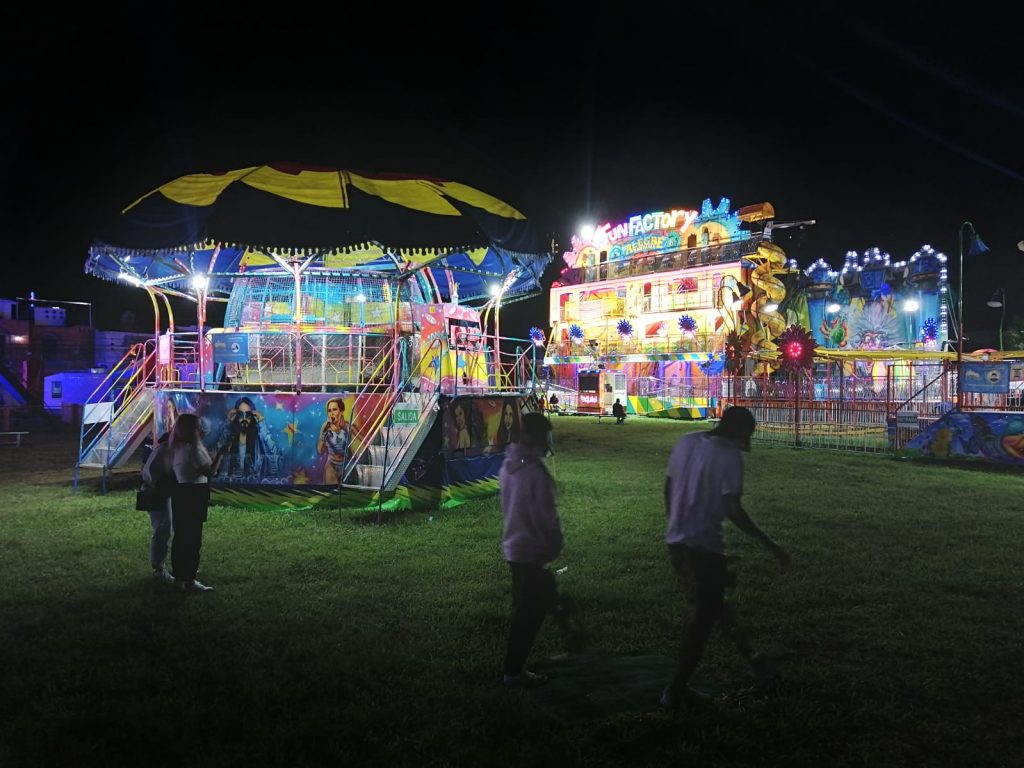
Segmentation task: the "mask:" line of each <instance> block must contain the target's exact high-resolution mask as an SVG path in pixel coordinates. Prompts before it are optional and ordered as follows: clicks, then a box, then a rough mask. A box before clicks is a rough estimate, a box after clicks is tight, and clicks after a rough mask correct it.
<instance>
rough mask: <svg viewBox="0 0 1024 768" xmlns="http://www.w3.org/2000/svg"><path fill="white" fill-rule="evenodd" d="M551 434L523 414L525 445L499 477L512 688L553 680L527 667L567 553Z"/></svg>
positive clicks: (513, 448)
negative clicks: (548, 457)
mask: <svg viewBox="0 0 1024 768" xmlns="http://www.w3.org/2000/svg"><path fill="white" fill-rule="evenodd" d="M550 433H551V422H550V421H548V420H547V418H546V417H545V416H543V415H542V414H540V413H528V414H526V415H525V416H523V423H522V430H521V432H520V437H519V441H518V442H515V443H512V444H510V445H509V447H508V451H507V453H506V455H505V463H504V464H502V467H501V473H500V474H499V478H498V479H499V483H500V486H501V509H502V514H503V516H504V530H503V533H502V541H501V549H502V552H503V554H504V556H505V560H506V561H508V564H509V567H510V568H511V570H512V601H513V606H514V610H513V613H512V624H511V626H510V627H509V633H508V649H507V651H506V654H505V665H504V677H503V682H504V684H505V685H506V686H509V687H516V686H522V687H534V686H538V685H543V684H544V683H546V682H547V676H545V675H540V674H536V673H534V672H531V671H530V670H528V669H526V658H527V657H528V656H529V655H530V649H531V648H532V647H533V641H534V639H535V638H536V637H537V632H538V631H539V630H540V626H541V624H543V623H544V616H545V614H546V613H547V612H548V611H549V610H552V609H553V608H554V607H555V600H556V591H555V579H554V576H553V574H552V573H551V571H550V570H548V567H547V566H548V563H550V562H551V561H552V560H554V559H555V558H556V557H558V555H559V554H560V553H561V551H562V524H561V521H560V520H559V518H558V511H557V509H556V508H555V483H554V479H553V478H552V477H551V473H550V472H549V471H548V468H547V466H546V465H545V464H544V461H543V458H544V456H545V454H546V453H547V451H548V445H549V443H548V437H549V435H550Z"/></svg>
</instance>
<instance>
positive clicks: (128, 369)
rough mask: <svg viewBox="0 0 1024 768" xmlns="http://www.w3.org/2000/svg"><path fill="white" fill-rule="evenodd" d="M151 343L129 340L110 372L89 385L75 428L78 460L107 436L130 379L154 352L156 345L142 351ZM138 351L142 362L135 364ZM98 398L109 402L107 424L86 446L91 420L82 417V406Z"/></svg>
mask: <svg viewBox="0 0 1024 768" xmlns="http://www.w3.org/2000/svg"><path fill="white" fill-rule="evenodd" d="M152 345H153V341H152V340H147V341H145V342H143V343H139V344H132V345H131V346H130V347H129V348H128V351H127V352H125V354H124V356H123V357H122V358H121V359H120V360H118V361H117V362H116V364H115V365H114V367H113V368H112V369H111V370H110V372H109V373H108V374H106V376H104V377H103V379H102V380H101V381H100V382H99V384H97V385H96V388H95V389H93V390H92V392H91V393H90V394H89V396H88V397H86V398H85V402H84V404H83V409H82V410H83V414H82V416H83V418H82V423H81V425H80V428H79V460H80V461H81V459H82V457H84V456H86V455H87V454H88V453H89V452H91V451H92V450H93V449H94V447H96V445H97V444H98V443H99V441H100V440H101V439H102V438H103V437H104V436H108V439H109V433H110V425H111V424H113V423H114V421H115V419H116V418H117V416H118V414H120V413H121V412H122V411H123V409H124V407H125V404H126V400H127V401H130V399H129V398H126V397H125V392H126V391H127V390H128V389H129V387H130V385H131V384H132V382H134V381H135V380H136V378H137V377H138V375H139V372H140V371H142V372H143V374H144V372H145V369H146V368H147V366H146V364H147V362H148V361H150V360H151V359H152V357H153V356H154V355H155V354H156V349H155V348H152V349H150V351H148V352H146V351H145V348H146V347H147V346H152ZM140 355H141V356H142V364H141V365H140V364H139V357H140ZM126 375H127V381H124V379H125V376H126ZM117 386H120V389H119V390H118V392H117V393H116V394H115V396H114V397H111V396H110V394H111V392H112V391H113V390H114V389H115V387H117ZM133 396H134V394H133ZM101 402H110V403H111V414H110V417H109V418H108V420H106V425H108V426H106V427H104V428H102V429H101V430H100V431H99V433H98V434H97V435H96V436H95V437H94V438H93V439H92V440H91V441H90V442H89V444H88V446H86V445H85V431H86V424H94V423H95V422H87V421H86V419H85V415H86V410H87V408H88V407H89V406H96V404H99V403H101ZM108 447H110V445H108Z"/></svg>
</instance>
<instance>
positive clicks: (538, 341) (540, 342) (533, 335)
mask: <svg viewBox="0 0 1024 768" xmlns="http://www.w3.org/2000/svg"><path fill="white" fill-rule="evenodd" d="M530 341H532V342H533V343H534V344H535V345H537V346H538V347H543V346H544V331H543V330H542V329H540V328H538V327H537V326H533V327H532V328H530Z"/></svg>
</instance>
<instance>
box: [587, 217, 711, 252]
mask: <svg viewBox="0 0 1024 768" xmlns="http://www.w3.org/2000/svg"><path fill="white" fill-rule="evenodd" d="M696 218H697V212H696V211H667V212H666V211H653V212H651V213H644V214H637V215H636V216H630V217H629V219H628V220H626V221H624V222H622V223H621V224H616V225H615V226H612V225H611V224H602V225H601V226H600V227H595V228H594V230H593V231H592V232H588V231H587V230H586V229H585V230H584V231H583V232H582V233H581V234H582V235H583V239H584V240H589V241H590V242H591V243H592V244H593V245H596V246H598V247H600V246H602V245H606V244H608V243H615V242H618V241H619V240H625V239H627V238H630V237H638V236H640V235H646V234H647V233H648V232H654V231H656V230H666V229H678V230H680V231H682V230H685V229H686V228H687V227H689V226H690V225H691V224H693V222H694V219H696Z"/></svg>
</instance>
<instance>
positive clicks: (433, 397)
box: [380, 338, 446, 490]
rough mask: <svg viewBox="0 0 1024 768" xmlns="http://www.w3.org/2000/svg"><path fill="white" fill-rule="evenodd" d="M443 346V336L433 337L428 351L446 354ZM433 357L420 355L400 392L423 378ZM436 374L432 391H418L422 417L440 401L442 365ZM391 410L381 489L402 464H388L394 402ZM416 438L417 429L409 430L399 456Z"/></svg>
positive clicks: (386, 427) (387, 422)
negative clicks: (412, 382) (424, 370)
mask: <svg viewBox="0 0 1024 768" xmlns="http://www.w3.org/2000/svg"><path fill="white" fill-rule="evenodd" d="M443 346H446V344H445V340H444V339H441V338H436V339H433V340H432V341H431V342H430V344H429V345H427V349H426V352H433V351H434V350H435V348H436V351H437V353H438V355H439V356H440V355H443V354H444V349H443V348H442V347H443ZM433 358H434V355H431V354H421V355H420V359H419V361H418V362H417V363H416V365H415V366H413V368H412V370H410V371H409V375H408V376H407V377H406V379H405V381H403V382H402V385H401V387H400V388H399V393H401V392H406V391H410V388H409V383H410V382H411V381H412V380H413V378H414V377H416V378H420V379H422V376H423V366H424V364H425V363H426V361H427V360H431V359H433ZM435 374H436V378H437V380H436V381H434V382H432V383H433V385H434V386H432V387H431V388H430V391H429V392H422V391H420V392H419V393H417V395H418V397H417V401H418V403H419V407H420V408H419V413H420V416H421V417H422V416H423V413H424V412H425V411H426V410H427V409H429V408H433V407H434V405H435V404H436V403H437V401H438V398H439V397H440V392H441V367H440V366H438V367H437V370H436V372H435ZM400 396H401V395H400V394H399V397H400ZM396 400H397V398H396ZM389 411H390V414H389V415H391V416H392V418H389V419H388V420H387V421H386V422H385V429H386V432H385V434H384V462H383V464H382V467H381V473H380V483H381V485H380V490H384V487H385V486H386V485H388V484H389V483H390V480H391V479H392V478H391V474H392V473H393V472H394V470H395V467H397V466H399V464H401V458H400V459H399V461H397V462H396V463H395V464H394V465H393V466H392V467H391V468H390V469H389V465H388V452H389V451H390V450H391V428H392V427H393V426H394V421H395V420H394V418H393V414H394V404H392V407H391V409H389ZM416 423H417V426H419V424H421V423H422V418H420V419H417V422H416ZM415 439H416V430H415V429H413V430H409V432H408V433H407V434H406V435H405V437H404V439H403V440H402V444H401V445H400V446H397V447H398V448H399V449H400V450H399V451H398V452H397V453H398V455H399V457H402V456H404V455H405V452H406V450H407V449H408V447H409V445H410V444H411V443H412V442H413V441H414V440H415Z"/></svg>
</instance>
